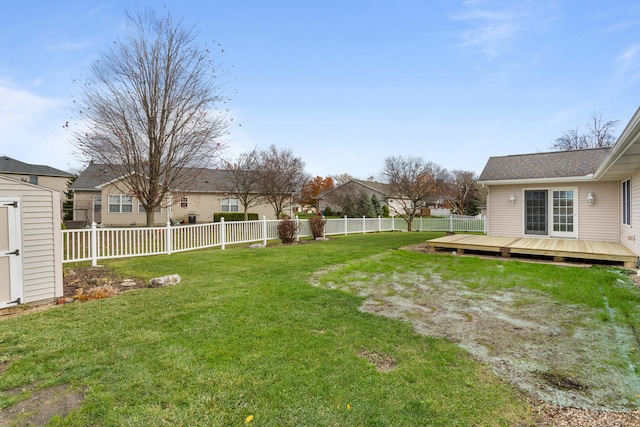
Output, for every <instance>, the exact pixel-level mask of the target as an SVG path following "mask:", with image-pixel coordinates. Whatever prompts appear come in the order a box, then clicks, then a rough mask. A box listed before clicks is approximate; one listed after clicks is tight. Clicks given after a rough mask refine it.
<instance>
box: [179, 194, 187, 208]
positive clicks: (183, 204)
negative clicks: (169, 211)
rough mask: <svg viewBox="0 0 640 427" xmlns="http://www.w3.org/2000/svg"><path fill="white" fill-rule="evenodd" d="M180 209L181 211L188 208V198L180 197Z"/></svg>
mask: <svg viewBox="0 0 640 427" xmlns="http://www.w3.org/2000/svg"><path fill="white" fill-rule="evenodd" d="M180 207H181V208H182V209H186V208H188V207H189V198H188V197H186V196H185V197H180Z"/></svg>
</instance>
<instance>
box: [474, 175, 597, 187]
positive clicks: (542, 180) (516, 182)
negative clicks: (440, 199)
mask: <svg viewBox="0 0 640 427" xmlns="http://www.w3.org/2000/svg"><path fill="white" fill-rule="evenodd" d="M589 181H596V179H595V178H594V176H593V174H589V175H585V176H567V177H555V178H527V179H497V180H489V181H478V184H482V185H521V184H544V183H547V182H548V183H554V182H589Z"/></svg>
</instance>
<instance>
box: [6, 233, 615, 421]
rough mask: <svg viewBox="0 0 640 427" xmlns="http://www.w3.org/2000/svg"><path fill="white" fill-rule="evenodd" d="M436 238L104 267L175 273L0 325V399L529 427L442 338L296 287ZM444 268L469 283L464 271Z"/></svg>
mask: <svg viewBox="0 0 640 427" xmlns="http://www.w3.org/2000/svg"><path fill="white" fill-rule="evenodd" d="M435 235H436V234H434V233H381V234H370V235H353V236H348V237H337V238H334V239H332V240H331V241H326V242H313V243H309V244H304V245H294V246H270V247H267V248H265V249H248V248H240V247H234V248H230V249H227V250H226V251H221V250H206V251H197V252H186V253H179V254H173V255H171V256H158V257H144V258H131V259H126V260H116V261H111V262H107V263H105V264H107V265H108V266H109V268H113V269H116V270H117V271H119V272H122V273H123V274H126V275H135V276H138V277H144V278H147V279H148V278H151V277H156V276H161V275H165V274H174V273H177V274H179V275H180V276H182V279H183V280H182V283H181V284H180V285H177V286H174V287H168V288H160V289H144V290H136V291H130V292H126V293H123V294H121V295H119V296H117V297H115V298H111V299H108V300H102V301H94V302H88V303H82V304H81V303H76V304H71V305H66V306H63V307H58V308H55V309H51V310H47V311H44V312H40V313H34V314H30V315H26V316H22V317H19V318H13V319H7V320H4V321H2V322H0V391H3V392H2V393H0V408H4V407H6V406H8V405H12V404H14V403H15V402H17V401H20V400H24V399H26V398H27V397H28V395H29V393H30V392H24V393H18V394H17V395H16V394H10V393H6V391H8V390H10V389H15V388H21V387H26V386H27V385H30V384H36V386H37V387H38V388H44V387H49V386H52V385H57V384H73V385H74V386H77V387H78V388H82V389H83V390H84V392H85V401H84V404H83V406H82V407H81V408H80V409H78V410H76V411H74V412H73V413H71V414H70V415H69V416H67V417H66V418H64V419H56V420H53V421H52V425H72V426H86V425H95V426H98V425H105V426H107V425H114V426H116V425H117V426H122V425H132V426H137V425H167V426H177V425H185V426H209V425H211V426H233V425H245V422H246V421H247V420H248V419H247V417H249V416H252V417H253V418H252V419H251V421H250V424H249V425H256V426H431V425H443V426H451V425H460V426H470V425H478V426H485V425H486V426H493V425H514V424H520V423H522V424H521V425H528V424H531V423H532V420H531V417H532V415H531V414H530V407H529V405H528V404H527V403H526V401H525V400H524V399H523V397H522V396H521V395H519V394H518V393H517V392H515V390H514V389H513V387H511V386H510V385H508V384H505V383H504V382H502V381H500V380H499V379H497V378H496V377H495V376H493V375H492V374H491V373H490V370H489V368H487V367H485V366H483V365H481V364H479V363H477V362H474V361H473V360H471V358H470V357H468V355H467V354H466V353H465V352H464V351H463V350H462V349H460V348H459V347H457V346H456V345H454V344H452V343H449V342H447V341H445V340H438V339H431V338H428V337H424V336H419V335H417V334H415V333H413V332H412V330H411V326H410V325H409V324H408V323H405V322H400V321H395V320H390V319H386V318H383V317H378V316H375V315H372V314H366V313H363V312H360V311H359V310H358V307H359V306H360V304H361V301H362V299H361V298H359V297H357V296H355V295H351V294H349V293H346V292H341V291H335V290H325V289H320V288H316V287H313V286H311V285H309V283H308V280H309V278H310V276H311V275H312V274H313V273H314V272H316V271H317V270H319V269H322V268H327V267H330V266H333V265H339V264H345V263H348V262H351V261H353V260H357V259H364V258H366V257H369V256H372V255H376V254H381V253H386V252H388V251H392V250H394V249H396V248H398V247H401V246H404V245H408V244H413V243H418V242H422V241H424V240H426V239H428V238H432V237H434V236H435ZM463 265H464V263H463ZM458 267H459V270H460V274H461V275H462V276H461V277H462V278H467V277H469V278H470V277H473V269H472V267H473V266H469V267H468V270H465V268H464V267H460V266H458ZM545 268H546V267H545ZM583 271H584V270H583ZM442 274H445V273H444V272H443V273H442ZM450 274H453V272H450ZM455 274H458V272H456V273H455ZM558 298H560V299H563V300H564V299H567V300H571V299H572V298H574V297H573V296H572V295H565V294H560V295H558ZM614 299H615V298H614V297H612V298H611V299H610V303H611V301H612V300H614ZM363 355H370V356H371V355H374V356H375V357H374V358H373V359H375V358H393V360H394V361H395V368H394V369H392V370H390V371H387V372H379V371H378V370H376V367H375V365H374V363H373V362H372V360H373V359H372V360H370V359H368V358H367V357H363Z"/></svg>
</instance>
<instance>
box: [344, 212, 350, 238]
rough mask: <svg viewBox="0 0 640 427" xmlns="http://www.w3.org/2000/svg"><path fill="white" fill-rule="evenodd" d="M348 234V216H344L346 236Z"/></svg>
mask: <svg viewBox="0 0 640 427" xmlns="http://www.w3.org/2000/svg"><path fill="white" fill-rule="evenodd" d="M347 234H349V230H348V227H347V216H346V215H345V216H344V235H345V236H346V235H347Z"/></svg>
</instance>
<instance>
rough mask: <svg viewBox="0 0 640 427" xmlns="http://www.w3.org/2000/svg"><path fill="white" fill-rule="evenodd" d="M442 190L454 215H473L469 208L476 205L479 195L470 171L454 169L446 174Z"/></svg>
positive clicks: (474, 178)
mask: <svg viewBox="0 0 640 427" xmlns="http://www.w3.org/2000/svg"><path fill="white" fill-rule="evenodd" d="M444 188H445V189H444V197H445V199H446V200H447V202H448V203H449V204H450V205H451V209H453V212H454V213H455V214H458V215H465V214H475V212H470V208H471V207H473V205H474V204H476V203H477V199H478V198H479V193H478V188H477V181H476V177H475V174H474V173H473V172H472V171H465V170H459V169H454V170H453V171H451V172H450V173H448V174H447V178H446V182H445V187H444Z"/></svg>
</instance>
